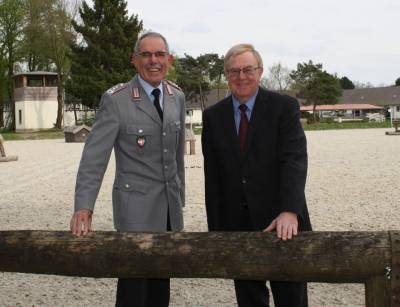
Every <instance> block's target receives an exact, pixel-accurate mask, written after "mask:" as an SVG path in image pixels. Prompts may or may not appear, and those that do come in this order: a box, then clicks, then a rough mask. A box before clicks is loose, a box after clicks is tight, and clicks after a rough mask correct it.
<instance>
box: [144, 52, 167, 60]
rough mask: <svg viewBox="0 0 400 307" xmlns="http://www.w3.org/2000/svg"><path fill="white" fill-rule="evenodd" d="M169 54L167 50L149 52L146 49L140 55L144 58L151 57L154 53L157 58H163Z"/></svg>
mask: <svg viewBox="0 0 400 307" xmlns="http://www.w3.org/2000/svg"><path fill="white" fill-rule="evenodd" d="M167 54H168V52H165V51H156V52H148V51H144V52H140V53H139V55H140V56H141V57H142V58H143V59H151V58H152V57H153V55H154V56H155V57H156V58H157V59H161V58H163V57H165V56H166V55H167Z"/></svg>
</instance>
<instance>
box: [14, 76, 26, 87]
mask: <svg viewBox="0 0 400 307" xmlns="http://www.w3.org/2000/svg"><path fill="white" fill-rule="evenodd" d="M14 82H15V88H20V87H23V86H24V77H23V76H18V77H16V78H15V79H14Z"/></svg>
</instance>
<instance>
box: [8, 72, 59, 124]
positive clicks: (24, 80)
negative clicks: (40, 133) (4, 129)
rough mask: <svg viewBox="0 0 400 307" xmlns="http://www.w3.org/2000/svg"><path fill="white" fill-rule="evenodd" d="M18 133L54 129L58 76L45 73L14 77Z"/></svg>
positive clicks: (23, 74)
mask: <svg viewBox="0 0 400 307" xmlns="http://www.w3.org/2000/svg"><path fill="white" fill-rule="evenodd" d="M14 84H15V92H14V97H15V128H16V131H24V130H37V129H48V128H53V127H54V125H55V122H56V119H57V108H58V103H57V74H56V73H52V72H45V71H36V72H25V73H20V74H17V75H15V76H14Z"/></svg>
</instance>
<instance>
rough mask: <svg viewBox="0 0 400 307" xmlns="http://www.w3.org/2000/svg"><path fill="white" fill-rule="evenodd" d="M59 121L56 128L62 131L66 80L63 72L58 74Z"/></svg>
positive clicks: (57, 120)
mask: <svg viewBox="0 0 400 307" xmlns="http://www.w3.org/2000/svg"><path fill="white" fill-rule="evenodd" d="M57 103H58V108H57V119H56V126H55V128H57V129H61V128H62V123H63V114H64V80H63V76H62V74H61V72H57Z"/></svg>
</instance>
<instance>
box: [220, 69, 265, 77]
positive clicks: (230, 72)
mask: <svg viewBox="0 0 400 307" xmlns="http://www.w3.org/2000/svg"><path fill="white" fill-rule="evenodd" d="M260 68H261V67H252V66H248V67H244V68H242V69H240V68H231V69H228V71H227V72H228V76H229V77H230V78H238V77H239V76H240V73H241V72H243V74H244V75H245V76H246V77H253V76H254V74H255V72H256V70H258V69H260Z"/></svg>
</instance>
